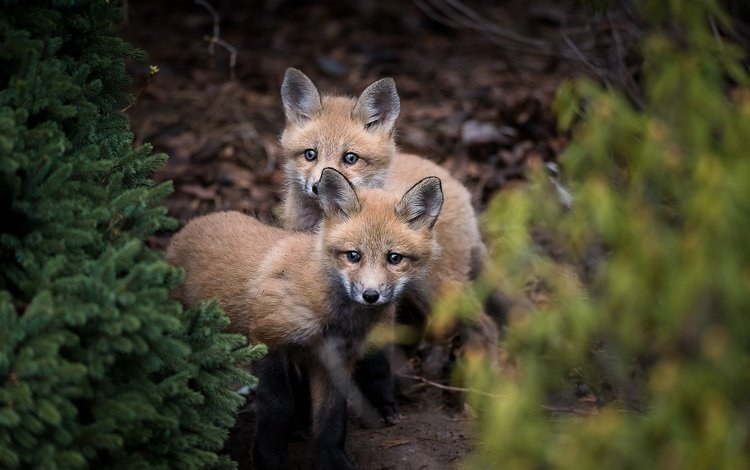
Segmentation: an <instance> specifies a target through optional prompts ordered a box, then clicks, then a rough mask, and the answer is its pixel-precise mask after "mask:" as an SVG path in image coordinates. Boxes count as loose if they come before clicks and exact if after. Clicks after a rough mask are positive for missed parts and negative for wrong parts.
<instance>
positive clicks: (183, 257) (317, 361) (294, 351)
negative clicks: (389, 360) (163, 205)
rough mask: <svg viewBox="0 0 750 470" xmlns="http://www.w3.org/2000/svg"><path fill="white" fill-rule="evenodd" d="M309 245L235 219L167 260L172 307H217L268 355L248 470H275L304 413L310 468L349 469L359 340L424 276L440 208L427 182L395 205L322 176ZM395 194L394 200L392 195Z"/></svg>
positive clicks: (216, 223) (192, 231)
mask: <svg viewBox="0 0 750 470" xmlns="http://www.w3.org/2000/svg"><path fill="white" fill-rule="evenodd" d="M316 183H317V186H316V191H317V201H318V203H319V204H320V210H321V214H320V215H321V224H320V230H319V231H318V233H317V234H306V233H295V232H290V231H286V230H281V229H278V228H274V227H269V226H267V225H264V224H262V223H260V222H258V221H257V220H256V219H254V218H252V217H249V216H246V215H243V214H240V213H238V212H221V213H215V214H210V215H207V216H203V217H199V218H196V219H194V220H193V221H191V222H190V223H189V224H188V225H187V226H185V227H184V228H183V229H182V230H181V231H180V232H179V233H177V234H176V235H175V236H174V237H173V239H172V242H171V244H170V245H169V248H168V249H167V260H168V261H170V262H171V263H173V264H175V265H177V266H181V267H183V268H184V269H185V271H186V278H185V282H184V283H183V284H182V285H181V286H180V288H179V290H178V291H177V296H178V297H180V299H181V300H182V301H183V302H184V303H186V304H192V303H194V302H196V301H198V300H201V299H208V298H212V297H215V298H218V299H219V302H220V304H221V306H222V307H223V308H224V310H225V311H226V312H227V314H228V316H229V318H230V321H231V325H230V329H232V330H234V331H238V332H241V333H244V334H246V335H247V336H248V337H249V338H250V339H251V340H252V341H253V342H263V343H266V345H268V347H269V353H268V355H267V356H266V357H265V358H264V359H263V360H261V363H260V364H258V368H257V370H256V373H257V374H258V378H259V379H260V381H259V385H258V400H259V403H260V406H259V416H258V432H257V433H256V440H255V443H254V447H253V457H254V463H255V467H256V468H259V469H261V468H262V469H273V468H279V467H283V466H284V465H285V464H286V462H285V457H286V445H287V437H288V436H287V434H288V432H289V428H290V425H291V422H292V420H293V419H294V417H295V407H297V408H302V407H303V406H304V405H305V397H300V390H301V389H302V388H304V389H307V387H309V393H310V396H309V397H308V398H307V400H310V401H311V404H312V421H313V438H312V460H313V464H314V466H315V467H316V468H320V469H333V468H351V464H350V463H349V461H348V459H347V457H346V455H345V452H344V441H345V428H346V391H347V389H348V387H349V385H350V379H351V373H352V370H353V366H354V362H355V361H356V360H357V359H358V358H359V357H360V356H361V355H362V352H363V349H364V340H365V337H366V335H367V333H368V332H369V331H370V330H371V329H372V327H373V326H374V325H375V324H377V323H378V322H387V321H389V320H391V319H392V316H393V313H394V309H395V305H396V301H397V299H398V298H399V296H401V295H402V293H405V292H408V291H409V290H410V289H411V288H412V286H413V285H414V284H419V283H421V282H422V281H423V278H424V277H425V276H426V275H427V272H429V271H430V270H432V269H433V268H434V264H435V260H436V259H437V257H438V255H439V252H440V248H439V246H438V244H437V241H436V237H435V233H434V231H433V227H434V226H435V224H436V221H437V220H438V215H439V213H440V211H441V208H442V206H443V192H442V189H441V183H440V180H439V179H438V178H436V177H429V178H425V179H422V180H421V181H419V182H417V183H416V184H415V185H413V186H412V187H411V188H410V189H408V190H407V191H405V192H404V193H403V196H402V197H401V198H400V199H399V198H398V197H397V196H396V195H395V194H396V193H393V192H386V191H383V190H375V189H366V188H359V189H356V190H355V188H354V187H353V186H352V185H351V183H350V182H349V181H347V179H346V178H345V177H344V176H343V175H342V174H340V173H339V172H337V171H336V170H334V169H324V170H323V171H322V172H321V173H320V178H319V180H318V181H316ZM399 194H400V193H399Z"/></svg>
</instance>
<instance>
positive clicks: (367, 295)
mask: <svg viewBox="0 0 750 470" xmlns="http://www.w3.org/2000/svg"><path fill="white" fill-rule="evenodd" d="M362 298H363V299H365V302H367V303H368V304H374V303H375V302H377V301H378V299H379V298H380V294H378V291H376V290H375V289H367V290H366V291H364V292H362Z"/></svg>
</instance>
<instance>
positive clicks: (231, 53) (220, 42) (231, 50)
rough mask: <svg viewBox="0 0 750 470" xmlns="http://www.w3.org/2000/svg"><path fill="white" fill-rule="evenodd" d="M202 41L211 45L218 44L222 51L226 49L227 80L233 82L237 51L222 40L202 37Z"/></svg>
mask: <svg viewBox="0 0 750 470" xmlns="http://www.w3.org/2000/svg"><path fill="white" fill-rule="evenodd" d="M203 39H205V40H206V41H208V42H209V43H211V44H218V45H220V46H221V47H223V48H224V49H226V51H227V52H229V78H230V79H232V80H234V77H235V72H234V71H235V69H234V67H235V65H237V49H235V47H234V46H233V45H231V44H229V43H228V42H226V41H225V40H224V39H222V38H217V37H210V36H204V37H203Z"/></svg>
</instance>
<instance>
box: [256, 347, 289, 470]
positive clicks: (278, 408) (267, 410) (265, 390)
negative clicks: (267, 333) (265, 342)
mask: <svg viewBox="0 0 750 470" xmlns="http://www.w3.org/2000/svg"><path fill="white" fill-rule="evenodd" d="M255 373H256V375H257V377H258V389H257V397H258V404H259V406H258V421H257V425H256V431H255V442H254V443H253V467H254V468H256V469H258V470H261V469H262V470H266V469H279V468H288V467H289V464H288V461H287V444H288V438H289V432H290V428H291V425H292V421H293V419H294V409H295V400H294V393H293V390H292V386H291V383H290V381H289V364H288V361H287V358H286V357H285V356H284V355H283V354H281V353H279V352H273V351H269V352H268V354H266V356H264V357H263V358H262V359H261V360H260V361H258V362H257V363H256V365H255Z"/></svg>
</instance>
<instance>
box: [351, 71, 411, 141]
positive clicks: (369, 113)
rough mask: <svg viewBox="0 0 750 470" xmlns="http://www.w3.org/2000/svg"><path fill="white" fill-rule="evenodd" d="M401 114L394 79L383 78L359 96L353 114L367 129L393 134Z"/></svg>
mask: <svg viewBox="0 0 750 470" xmlns="http://www.w3.org/2000/svg"><path fill="white" fill-rule="evenodd" d="M400 112H401V100H400V99H399V97H398V92H396V82H394V81H393V79H392V78H381V79H380V80H378V81H377V82H375V83H373V84H371V85H370V86H368V87H367V88H365V91H363V92H362V94H361V95H359V98H358V99H357V104H355V105H354V110H353V111H352V114H353V115H354V116H356V117H359V118H360V119H361V120H362V121H363V122H364V124H365V129H367V130H370V131H375V130H377V131H382V132H387V133H391V132H393V128H394V126H395V125H396V119H398V115H399V113H400Z"/></svg>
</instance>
